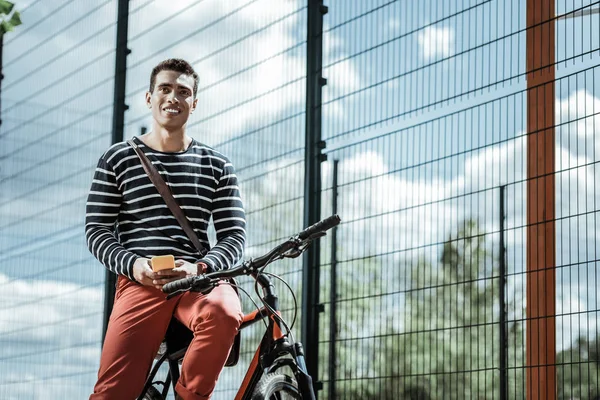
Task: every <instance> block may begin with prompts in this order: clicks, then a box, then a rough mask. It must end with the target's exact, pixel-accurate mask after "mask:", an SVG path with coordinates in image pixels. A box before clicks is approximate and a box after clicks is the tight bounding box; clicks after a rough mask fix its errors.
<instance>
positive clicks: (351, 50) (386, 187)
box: [319, 1, 600, 399]
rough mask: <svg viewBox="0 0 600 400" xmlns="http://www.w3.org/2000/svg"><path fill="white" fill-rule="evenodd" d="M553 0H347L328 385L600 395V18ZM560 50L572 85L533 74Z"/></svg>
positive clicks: (344, 389) (332, 132)
mask: <svg viewBox="0 0 600 400" xmlns="http://www.w3.org/2000/svg"><path fill="white" fill-rule="evenodd" d="M537 3H538V4H537V9H536V2H529V3H527V2H519V1H458V2H442V1H423V2H396V1H377V2H351V4H343V5H342V4H340V5H335V4H334V5H331V6H330V10H329V11H330V12H329V15H328V16H327V19H326V21H327V27H326V29H325V30H324V43H325V44H324V61H323V69H324V72H323V75H324V76H325V77H327V78H328V80H329V81H330V82H331V80H335V81H336V82H339V84H338V85H336V86H330V85H328V86H326V87H325V88H324V94H323V96H324V101H323V109H322V111H323V115H324V120H323V134H324V138H325V140H327V153H328V158H329V165H328V166H327V167H326V168H325V169H324V173H323V180H324V182H328V187H327V189H326V190H325V191H324V197H323V204H331V202H332V195H333V194H334V193H335V195H336V196H337V201H336V204H337V208H338V212H339V213H340V215H341V216H342V218H343V221H344V222H343V225H342V226H341V227H340V228H339V232H338V240H337V257H336V259H335V260H334V262H333V265H334V268H335V272H336V278H334V279H336V281H337V282H336V285H335V288H333V289H331V288H330V289H329V290H335V292H336V293H335V295H334V299H335V301H333V302H327V304H326V305H327V307H326V309H328V310H331V309H332V308H335V311H333V312H334V313H335V315H336V317H335V319H336V320H335V324H334V325H333V329H335V332H334V336H331V334H332V332H331V331H330V330H325V331H324V332H322V334H321V346H320V351H321V362H322V364H321V365H323V368H322V369H321V370H320V371H319V375H320V377H321V379H322V380H323V381H324V382H325V390H324V392H323V395H325V394H327V395H328V398H331V397H335V398H348V399H350V398H386V399H397V398H406V399H441V398H444V399H449V398H453V399H463V398H525V397H526V394H527V398H554V397H552V393H548V392H544V391H543V390H544V388H543V387H545V380H546V379H548V380H550V379H556V387H557V393H558V398H561V399H567V398H582V399H583V398H586V399H592V398H596V397H595V396H598V385H599V370H598V357H597V354H598V353H597V346H598V335H599V333H600V332H598V328H597V327H598V318H597V317H598V301H597V285H596V281H597V268H598V257H597V248H598V245H599V243H598V238H597V234H596V231H597V228H598V225H597V213H598V193H597V189H596V182H597V177H596V175H595V174H596V173H597V163H598V155H597V153H596V152H597V143H598V142H597V137H596V131H597V129H598V128H597V126H596V125H597V124H598V119H597V114H596V112H597V110H595V108H597V107H598V94H597V91H598V84H597V82H596V80H595V79H594V77H595V72H596V71H597V68H598V67H597V66H598V61H599V57H598V56H599V54H598V50H599V46H600V42H599V39H600V38H599V36H598V34H597V33H598V24H599V21H600V19H599V16H598V14H597V13H596V11H594V9H595V8H594V7H595V6H596V3H594V2H573V1H558V2H557V3H556V15H557V16H556V17H555V15H554V14H550V12H549V10H551V9H552V8H548V10H545V9H546V8H547V2H545V3H544V6H540V4H541V3H540V2H537ZM528 6H529V7H530V8H529V10H527V7H528ZM546 11H548V14H549V15H545V14H546ZM528 15H529V16H530V18H531V16H534V15H535V16H537V19H534V20H528V19H527V18H526V17H527V16H528ZM551 25H554V26H555V28H551V27H550V26H551ZM551 29H555V31H554V30H551ZM554 34H555V37H554ZM528 37H529V39H528ZM528 40H531V42H528ZM528 43H529V44H528ZM527 46H529V48H530V50H528V47H527ZM534 47H535V50H531V49H532V48H534ZM528 51H529V52H528ZM554 52H555V60H549V59H546V58H544V56H542V54H550V53H554ZM528 57H533V58H532V59H528ZM537 59H540V60H541V61H540V62H538V63H537V64H536V62H535V60H537ZM532 60H533V61H532ZM548 67H549V68H550V69H552V70H554V69H556V70H557V72H556V76H557V80H556V82H555V89H556V90H555V92H554V91H552V92H551V91H550V90H551V88H550V84H549V83H546V82H544V81H543V80H542V83H539V84H537V86H535V85H534V84H533V83H534V82H540V79H539V77H538V76H537V75H543V74H544V73H546V69H548ZM532 72H533V73H534V74H537V75H535V76H534V75H532ZM528 73H529V75H528ZM544 76H545V75H544ZM528 81H529V82H528ZM550 81H551V82H553V79H550ZM528 83H529V85H528ZM546 98H551V100H546ZM548 101H549V102H550V103H549V104H550V106H548ZM543 102H546V103H543ZM538 103H542V105H541V107H539V108H535V109H533V106H534V105H536V104H538ZM528 105H529V110H528ZM554 107H556V114H554V112H553V110H554ZM528 118H529V119H528ZM540 121H543V122H540ZM548 121H550V122H548ZM528 122H529V123H528ZM554 132H555V133H556V140H554V139H553V137H554V136H551V135H554ZM528 146H529V147H528ZM543 146H546V147H543ZM548 154H555V155H556V156H555V163H554V159H553V158H552V155H550V156H549V155H548ZM544 157H549V158H547V159H545V160H544ZM333 160H339V164H338V165H339V167H338V168H337V169H338V170H339V171H337V172H336V173H335V174H334V172H333V164H334V163H333ZM548 160H550V161H548ZM548 167H555V168H556V173H554V172H547V171H548ZM333 175H337V184H336V186H335V187H333V184H332V180H333ZM552 181H555V182H556V184H555V186H554V185H553V184H552ZM501 192H502V193H503V198H502V199H501ZM528 197H529V198H528ZM553 197H555V198H556V215H555V216H554V213H553V211H554V209H552V213H549V214H545V215H543V216H542V217H541V218H539V219H537V220H535V218H534V219H532V215H536V214H537V213H542V211H541V210H542V209H543V207H542V205H540V204H544V203H545V204H546V205H547V204H548V203H549V202H550V201H551V199H552V198H553ZM501 205H502V207H501ZM528 210H529V213H530V214H531V215H529V217H528ZM554 226H555V238H556V249H555V250H554V249H553V248H552V247H551V246H550V245H551V244H552V239H553V238H554V233H552V229H553V227H554ZM541 238H544V239H543V240H542V239H541ZM540 246H541V247H542V248H538V247H540ZM548 249H549V250H548ZM548 252H551V253H552V254H551V255H549V254H548ZM502 254H504V258H503V257H502V256H501V255H502ZM325 256H326V257H327V255H325ZM551 256H555V258H556V262H553V259H552V258H553V257H551ZM326 259H327V258H326ZM528 265H529V267H528ZM531 268H534V269H533V270H532V269H531ZM331 269H332V267H331V265H330V266H328V267H327V268H326V269H324V270H323V274H322V277H321V279H322V282H324V281H327V280H328V279H330V277H331V276H332V275H331V273H332V271H331ZM503 277H504V278H503ZM552 279H554V281H552ZM552 289H555V291H556V297H555V298H554V297H553V296H552V293H551V290H552ZM330 295H331V293H325V296H324V297H325V298H326V299H328V298H330ZM501 295H502V296H501ZM502 297H504V298H502ZM526 299H527V301H526ZM528 304H529V309H527V310H526V307H528ZM502 305H503V306H502ZM503 309H504V310H505V312H502V310H503ZM554 315H556V317H554ZM330 317H331V311H328V312H326V315H325V316H324V318H325V319H327V318H330ZM554 325H555V327H556V328H555V329H556V336H555V348H554V350H553V345H554V338H553V335H554V332H553V329H554ZM501 327H504V330H502V329H501ZM501 332H502V333H501ZM501 335H502V337H501ZM332 339H334V340H335V341H334V344H333V345H332V341H331V340H332ZM554 351H555V352H556V353H554ZM527 353H529V354H527ZM546 353H552V354H556V358H554V356H550V355H549V354H546ZM332 354H334V355H335V356H334V357H332V356H331V355H332ZM528 373H529V374H531V375H530V376H529V381H530V383H529V384H528V383H527V379H528V377H527V374H528ZM553 373H556V374H557V376H556V378H552V376H553ZM503 376H504V377H506V380H503ZM503 385H504V387H505V388H506V391H505V392H502V391H501V388H502V386H503ZM551 385H552V384H550V386H551ZM332 386H333V387H332Z"/></svg>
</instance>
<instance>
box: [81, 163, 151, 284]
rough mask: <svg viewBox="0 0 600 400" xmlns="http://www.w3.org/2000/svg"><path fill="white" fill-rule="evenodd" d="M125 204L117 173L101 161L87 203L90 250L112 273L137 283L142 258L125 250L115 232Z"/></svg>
mask: <svg viewBox="0 0 600 400" xmlns="http://www.w3.org/2000/svg"><path fill="white" fill-rule="evenodd" d="M121 201H122V195H121V192H120V191H119V189H118V187H117V180H116V176H115V173H114V171H113V170H112V168H111V167H110V166H109V165H108V164H107V163H106V162H105V161H104V159H103V158H101V159H100V161H99V162H98V166H97V167H96V172H95V173H94V179H93V180H92V187H91V189H90V192H89V195H88V199H87V203H86V216H85V236H86V240H87V245H88V249H89V250H90V252H91V253H92V254H93V255H94V256H95V257H96V258H97V259H98V260H99V261H100V262H101V263H102V264H104V266H105V267H106V268H108V269H109V270H110V271H112V272H114V273H116V274H119V275H124V276H126V277H128V278H129V279H132V280H135V278H134V273H133V266H134V263H135V262H136V260H137V259H138V258H139V257H138V256H137V255H135V254H134V253H132V252H130V251H128V250H127V249H125V248H124V247H123V246H122V245H121V244H120V243H119V242H118V241H117V239H116V237H115V233H114V226H115V223H116V221H117V217H118V216H119V209H120V207H121Z"/></svg>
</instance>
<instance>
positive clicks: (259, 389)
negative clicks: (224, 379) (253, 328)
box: [138, 215, 340, 400]
mask: <svg viewBox="0 0 600 400" xmlns="http://www.w3.org/2000/svg"><path fill="white" fill-rule="evenodd" d="M339 223H340V218H339V216H337V215H332V216H331V217H329V218H326V219H324V220H322V221H319V222H317V223H316V224H314V225H312V226H310V227H308V228H306V229H305V230H303V231H301V232H299V233H297V234H296V235H294V236H292V237H291V238H289V239H288V240H286V241H285V242H283V243H281V244H279V245H278V246H276V247H275V248H273V249H272V250H271V251H269V252H268V253H266V254H264V255H263V256H261V257H258V258H254V259H249V260H247V261H244V262H243V263H242V264H240V265H238V266H236V267H234V268H232V269H228V270H222V271H216V272H211V273H206V274H203V275H199V276H194V277H189V278H184V279H180V280H177V281H174V282H170V283H168V284H166V285H165V286H164V287H163V292H165V293H167V294H168V296H169V297H172V296H176V295H178V294H180V293H182V292H185V291H188V290H190V291H194V292H201V293H204V294H206V293H209V292H210V291H211V290H212V289H213V288H214V287H216V286H217V285H219V284H223V281H224V280H227V279H233V278H235V277H238V276H242V275H247V276H251V277H252V278H254V280H255V291H256V293H257V294H259V296H260V293H258V286H261V288H262V292H263V294H262V296H260V299H261V301H262V303H263V306H262V307H258V306H257V309H256V310H254V311H253V312H251V313H249V314H246V315H244V319H243V322H242V324H241V326H240V331H241V330H243V329H245V328H247V327H248V326H250V325H253V324H254V323H256V322H258V321H261V320H263V319H264V318H267V317H268V321H269V322H268V325H267V324H265V325H266V331H265V334H264V336H263V338H262V340H261V342H260V344H259V347H258V349H256V352H255V353H254V357H253V358H252V361H251V362H250V366H249V367H248V370H247V372H246V375H245V376H244V379H243V381H242V384H241V386H240V388H239V389H238V392H237V395H236V397H235V400H263V399H303V400H314V399H315V393H314V389H313V383H312V378H311V376H310V375H309V374H308V371H307V370H306V364H305V361H304V350H303V347H302V344H301V343H300V342H298V341H295V340H294V338H293V335H292V333H291V326H288V324H287V323H286V321H285V320H284V319H283V317H282V316H281V313H280V311H279V303H278V298H277V295H276V293H275V286H274V285H273V283H272V281H271V279H270V277H275V278H277V279H279V280H280V281H281V282H283V283H284V284H285V285H286V286H287V288H288V289H289V290H290V292H291V293H292V296H293V298H294V302H295V301H296V297H295V296H294V293H293V291H292V289H291V287H290V286H289V285H288V284H287V282H285V281H284V280H283V279H282V278H280V277H278V276H276V275H273V274H270V273H267V272H264V271H265V268H266V267H267V266H268V265H269V264H270V263H272V262H274V261H276V260H280V259H283V258H296V257H298V256H300V255H301V254H302V253H303V252H304V250H306V248H307V247H308V246H309V245H310V244H311V242H312V241H313V240H315V239H318V238H320V237H322V236H324V235H325V234H326V233H325V232H326V231H327V230H329V229H331V228H333V227H334V226H336V225H338V224H339ZM244 292H245V291H244ZM246 294H247V293H246ZM255 305H256V303H255ZM296 309H297V304H296ZM295 319H296V316H295V315H294V319H293V321H295ZM292 326H293V323H292ZM184 329H186V330H187V328H184ZM190 333H191V332H190ZM238 335H239V334H238ZM187 344H189V343H187ZM187 344H184V345H183V346H180V347H181V348H175V349H171V350H169V349H168V346H167V351H166V352H165V353H164V354H163V355H162V356H161V357H160V358H159V359H158V361H157V362H156V364H155V366H154V368H153V369H152V370H151V371H150V374H149V375H148V378H147V380H146V384H145V385H144V389H143V390H142V394H141V395H140V396H139V397H138V400H164V399H165V398H166V396H167V394H168V392H169V388H170V386H172V387H173V391H175V384H176V383H177V381H178V380H179V362H180V361H181V360H182V359H183V356H184V355H185V352H186V351H187ZM237 344H238V346H239V341H237ZM234 346H235V344H234ZM232 351H233V350H232ZM237 351H238V352H239V348H238V349H237ZM165 361H168V364H169V373H168V376H167V378H166V380H165V381H164V382H163V381H159V382H155V381H154V377H155V376H156V373H157V372H158V370H159V368H160V366H161V365H162V364H163V363H164V362H165ZM235 362H237V360H235ZM235 362H234V363H235ZM288 371H291V374H290V372H288ZM154 385H162V386H163V390H162V391H159V390H158V389H157V388H156V387H155V386H154Z"/></svg>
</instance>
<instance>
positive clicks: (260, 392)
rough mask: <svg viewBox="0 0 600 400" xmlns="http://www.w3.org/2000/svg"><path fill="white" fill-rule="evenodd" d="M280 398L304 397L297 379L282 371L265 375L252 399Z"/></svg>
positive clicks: (274, 399) (296, 399)
mask: <svg viewBox="0 0 600 400" xmlns="http://www.w3.org/2000/svg"><path fill="white" fill-rule="evenodd" d="M280 399H281V400H283V399H286V400H287V399H290V400H292V399H293V400H301V399H302V395H301V394H300V390H299V389H298V383H296V380H295V379H294V378H292V377H291V376H289V375H286V374H282V373H271V374H267V375H265V376H263V377H262V378H261V380H260V381H259V382H258V384H257V385H256V388H255V389H254V393H253V394H252V400H280Z"/></svg>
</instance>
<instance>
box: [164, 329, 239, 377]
mask: <svg viewBox="0 0 600 400" xmlns="http://www.w3.org/2000/svg"><path fill="white" fill-rule="evenodd" d="M193 338H194V334H193V332H192V331H190V330H189V329H188V328H187V327H186V326H185V325H183V324H182V323H181V322H179V321H178V320H177V318H171V322H170V323H169V327H168V328H167V333H166V334H165V338H164V340H163V343H162V344H161V350H162V352H161V351H159V356H160V355H161V354H164V351H166V353H167V356H172V355H174V354H175V353H177V352H179V351H181V350H184V349H187V347H188V346H189V345H190V343H191V342H192V339H193ZM240 342H241V337H240V332H238V333H237V335H235V339H234V341H233V346H231V350H230V351H229V356H228V357H227V361H226V362H225V366H226V367H232V366H234V365H236V364H237V362H238V360H239V358H240ZM163 344H164V349H163ZM181 359H183V355H182V357H181V358H180V360H181Z"/></svg>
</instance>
